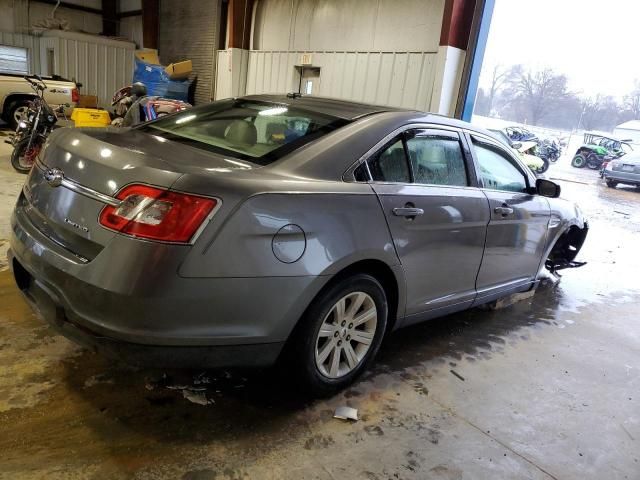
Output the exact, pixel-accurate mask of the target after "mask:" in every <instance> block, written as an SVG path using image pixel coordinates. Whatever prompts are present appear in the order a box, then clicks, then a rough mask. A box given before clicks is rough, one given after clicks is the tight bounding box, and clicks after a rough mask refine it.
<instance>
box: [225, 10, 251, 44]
mask: <svg viewBox="0 0 640 480" xmlns="http://www.w3.org/2000/svg"><path fill="white" fill-rule="evenodd" d="M227 8H228V10H227V31H228V39H229V40H228V45H227V48H243V49H245V50H250V49H251V45H250V43H251V16H252V13H253V0H229V5H228V7H227Z"/></svg>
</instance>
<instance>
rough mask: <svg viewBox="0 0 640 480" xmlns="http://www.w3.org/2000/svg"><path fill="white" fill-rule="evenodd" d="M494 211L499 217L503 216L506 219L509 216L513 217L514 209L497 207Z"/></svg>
mask: <svg viewBox="0 0 640 480" xmlns="http://www.w3.org/2000/svg"><path fill="white" fill-rule="evenodd" d="M493 211H494V212H495V213H497V214H498V215H502V216H503V217H506V216H507V215H513V208H511V207H496V208H494V209H493Z"/></svg>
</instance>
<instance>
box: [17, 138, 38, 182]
mask: <svg viewBox="0 0 640 480" xmlns="http://www.w3.org/2000/svg"><path fill="white" fill-rule="evenodd" d="M28 145H29V137H27V138H23V139H22V140H20V141H19V142H18V143H17V144H16V145H15V147H14V148H13V153H12V154H11V166H12V167H13V168H14V169H15V170H16V171H17V172H20V173H29V172H30V171H31V167H33V164H34V163H35V160H36V157H37V156H38V154H39V153H40V149H41V148H42V140H38V139H36V140H34V141H33V142H32V144H31V147H30V148H29V151H27V146H28Z"/></svg>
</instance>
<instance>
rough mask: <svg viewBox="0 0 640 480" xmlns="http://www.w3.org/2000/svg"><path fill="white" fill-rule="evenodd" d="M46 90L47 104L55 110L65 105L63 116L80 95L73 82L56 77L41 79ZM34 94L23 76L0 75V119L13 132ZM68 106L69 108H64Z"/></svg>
mask: <svg viewBox="0 0 640 480" xmlns="http://www.w3.org/2000/svg"><path fill="white" fill-rule="evenodd" d="M42 80H43V82H44V84H45V85H46V86H47V89H46V90H45V92H44V98H45V100H46V101H47V103H48V104H49V105H50V106H51V107H52V108H56V107H57V106H59V105H65V114H66V115H70V114H71V110H73V107H75V106H76V104H77V103H78V100H79V99H80V93H79V92H78V87H79V86H80V85H76V83H75V82H72V81H69V80H65V79H63V78H61V77H58V76H53V77H42ZM35 96H36V94H35V92H34V91H33V90H32V88H31V85H29V82H27V81H26V80H25V79H24V77H23V76H21V75H14V74H10V73H0V118H2V120H4V121H5V122H7V123H8V124H9V127H11V128H12V129H14V130H15V128H16V127H17V126H18V121H19V120H20V117H21V116H22V114H23V113H24V112H25V111H26V109H27V107H28V105H29V102H30V101H31V100H32V99H33V97H35ZM66 105H69V106H66Z"/></svg>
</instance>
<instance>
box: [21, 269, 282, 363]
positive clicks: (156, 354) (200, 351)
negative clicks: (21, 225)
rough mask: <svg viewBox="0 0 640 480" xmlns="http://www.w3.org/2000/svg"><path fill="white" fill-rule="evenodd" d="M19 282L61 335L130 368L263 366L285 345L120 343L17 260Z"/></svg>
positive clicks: (30, 301)
mask: <svg viewBox="0 0 640 480" xmlns="http://www.w3.org/2000/svg"><path fill="white" fill-rule="evenodd" d="M11 260H12V263H11V264H12V267H13V271H14V276H15V277H16V283H17V284H18V286H19V287H20V290H21V291H22V293H23V295H24V297H25V299H26V300H27V302H28V303H29V304H30V305H31V307H32V308H33V310H34V311H35V312H36V313H37V314H38V316H39V317H40V318H42V319H43V320H44V321H46V322H47V323H48V324H49V325H50V326H51V327H53V328H54V330H56V332H58V333H59V334H61V335H63V336H65V337H66V338H68V339H69V340H71V341H73V342H75V343H77V344H79V345H82V346H83V347H85V348H88V349H90V350H92V351H96V352H98V353H101V354H104V355H106V356H108V357H110V358H114V359H117V360H120V361H123V362H125V363H127V364H129V365H137V366H146V367H172V368H216V367H261V366H268V365H271V364H273V363H275V361H276V360H277V358H278V355H279V354H280V351H281V350H282V347H283V345H284V344H283V343H282V342H277V343H262V344H247V345H215V346H208V345H189V346H175V345H145V344H140V343H133V342H127V341H123V340H117V339H114V338H111V337H108V336H106V335H103V334H100V333H97V332H95V331H92V330H90V329H89V328H87V326H86V322H83V320H82V319H80V318H78V317H76V316H74V315H73V313H70V312H69V311H68V310H65V308H64V307H63V306H62V305H61V304H60V303H59V301H58V300H57V299H56V298H54V296H53V295H52V294H51V293H50V292H48V291H47V289H46V287H44V286H43V284H42V283H41V282H40V281H38V280H35V279H34V278H33V277H32V276H31V275H30V274H29V273H28V272H27V271H26V270H25V269H24V267H23V266H22V265H21V264H20V263H19V262H18V261H17V260H16V259H15V257H14V258H11Z"/></svg>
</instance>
